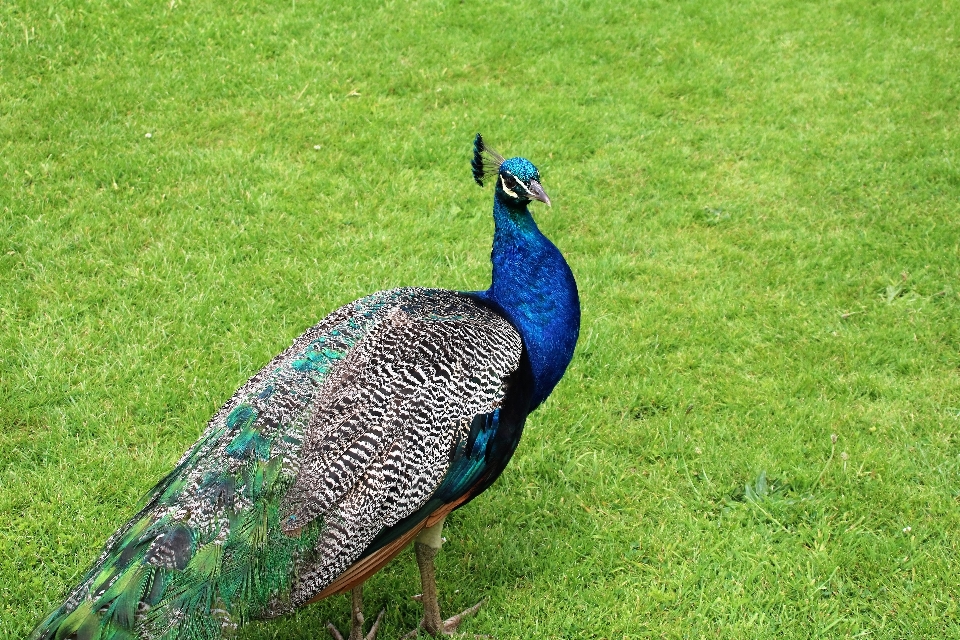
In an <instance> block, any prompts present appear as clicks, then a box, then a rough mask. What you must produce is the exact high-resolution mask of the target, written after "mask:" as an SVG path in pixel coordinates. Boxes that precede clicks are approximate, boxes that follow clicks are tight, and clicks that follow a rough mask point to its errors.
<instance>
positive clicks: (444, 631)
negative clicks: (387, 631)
mask: <svg viewBox="0 0 960 640" xmlns="http://www.w3.org/2000/svg"><path fill="white" fill-rule="evenodd" d="M414 598H416V596H414ZM486 602H487V598H484V599H483V600H481V601H480V602H478V603H477V604H475V605H473V606H472V607H470V608H469V609H465V610H464V611H461V612H460V613H458V614H457V615H455V616H452V617H450V618H447V619H446V620H444V621H443V624H442V625H441V627H440V629H438V630H437V634H436V635H437V636H453V635H457V629H458V628H459V627H460V623H462V622H463V621H464V620H466V619H467V618H469V617H470V616H474V615H476V614H477V611H479V610H480V607H482V606H483V605H484V604H485V603H486ZM425 620H426V619H425V618H423V619H421V620H420V624H418V625H417V627H416V628H415V629H414V630H413V631H411V632H410V633H408V634H407V635H405V636H403V637H402V638H401V639H400V640H411V639H412V638H416V637H417V636H419V635H420V631H421V630H426V629H425ZM473 637H474V638H490V637H492V636H476V635H475V636H473Z"/></svg>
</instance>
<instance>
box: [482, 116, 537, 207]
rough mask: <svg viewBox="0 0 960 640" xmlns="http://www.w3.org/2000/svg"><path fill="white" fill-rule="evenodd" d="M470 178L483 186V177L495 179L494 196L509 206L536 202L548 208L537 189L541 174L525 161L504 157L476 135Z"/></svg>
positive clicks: (523, 159)
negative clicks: (471, 176)
mask: <svg viewBox="0 0 960 640" xmlns="http://www.w3.org/2000/svg"><path fill="white" fill-rule="evenodd" d="M470 165H471V166H472V167H473V179H474V180H476V181H477V184H478V185H480V186H481V187H482V186H483V180H484V178H487V177H491V176H496V181H497V182H496V185H497V186H496V189H497V197H498V198H500V199H501V200H504V201H506V202H507V203H509V204H514V205H517V206H523V205H526V204H529V203H530V201H531V200H539V201H540V202H544V203H546V205H547V206H550V198H549V197H548V196H547V194H546V193H545V192H544V190H543V187H541V186H540V172H539V171H537V168H536V167H535V166H533V163H532V162H530V161H529V160H527V159H526V158H510V159H509V160H504V158H503V156H501V155H500V154H499V153H497V152H496V151H494V150H493V149H492V148H491V147H489V146H487V145H486V144H485V143H484V141H483V136H481V135H480V134H479V133H478V134H477V137H476V138H474V140H473V161H472V162H471V163H470Z"/></svg>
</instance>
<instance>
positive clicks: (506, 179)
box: [503, 173, 517, 191]
mask: <svg viewBox="0 0 960 640" xmlns="http://www.w3.org/2000/svg"><path fill="white" fill-rule="evenodd" d="M503 186H505V187H506V188H507V189H510V190H511V191H512V190H513V189H516V188H517V179H516V178H514V177H513V176H511V175H510V174H509V173H508V174H506V175H504V176H503Z"/></svg>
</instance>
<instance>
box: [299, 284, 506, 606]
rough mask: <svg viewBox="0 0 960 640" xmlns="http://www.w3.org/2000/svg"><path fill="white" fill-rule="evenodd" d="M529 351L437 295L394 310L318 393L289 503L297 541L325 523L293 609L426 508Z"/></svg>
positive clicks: (489, 318) (493, 319) (454, 297)
mask: <svg viewBox="0 0 960 640" xmlns="http://www.w3.org/2000/svg"><path fill="white" fill-rule="evenodd" d="M521 351H522V344H521V340H520V336H519V335H518V334H517V332H516V331H515V330H514V328H513V327H512V326H511V325H510V324H509V323H508V322H507V321H506V320H504V319H503V318H502V317H500V316H499V315H497V314H496V313H494V312H493V311H491V310H490V309H488V308H486V307H484V306H481V305H480V304H478V303H476V302H475V301H473V300H472V299H470V298H468V297H467V296H464V295H462V294H459V293H454V292H449V291H440V290H433V291H430V292H429V295H424V296H421V297H418V298H417V299H415V300H412V301H410V302H409V303H408V304H403V305H398V306H396V307H394V308H393V309H391V310H390V312H389V313H388V314H387V316H386V317H385V319H384V320H383V321H382V322H381V323H379V324H378V325H377V326H376V327H375V328H374V329H373V330H371V332H370V333H369V334H368V335H367V336H366V338H365V339H364V340H363V341H362V342H361V343H360V344H358V345H357V346H356V348H354V349H353V350H352V351H351V352H350V354H349V355H348V356H347V357H346V359H345V360H344V362H343V363H342V364H341V365H340V366H339V367H338V368H337V370H336V371H335V372H333V373H332V374H331V375H330V377H329V378H328V379H327V380H326V382H325V384H324V387H323V389H322V390H321V394H320V399H319V402H318V406H317V410H316V412H315V414H314V416H313V418H312V420H311V422H310V424H309V425H308V427H307V431H306V434H305V440H304V443H303V449H302V452H301V458H300V470H299V473H298V474H297V478H296V481H295V482H294V484H293V486H292V487H291V488H290V490H289V491H288V492H287V495H286V497H285V498H284V510H283V511H284V513H285V514H287V515H286V517H285V519H284V521H283V527H284V529H285V530H287V531H288V532H289V531H295V530H297V529H299V528H301V527H303V526H306V525H308V524H309V523H310V522H312V521H314V520H315V519H317V518H323V521H324V524H325V526H324V527H323V530H322V533H321V538H320V540H319V542H318V545H317V548H316V555H315V557H316V559H317V563H316V564H314V565H312V566H309V567H306V566H305V567H302V568H301V570H300V571H299V573H298V578H297V581H296V583H295V586H294V593H293V600H294V602H297V601H300V600H301V598H303V599H305V600H308V599H309V598H311V597H313V596H315V595H316V594H317V593H319V592H320V591H321V590H322V589H323V588H324V587H326V586H327V585H329V584H330V583H331V582H332V581H333V580H334V579H335V578H336V577H337V576H339V575H340V574H341V573H343V571H344V570H345V569H347V568H348V567H349V566H350V565H351V564H353V563H354V562H355V561H356V560H358V559H359V558H360V556H361V554H362V552H363V551H364V550H365V549H366V548H367V547H368V545H369V544H370V543H371V542H372V541H373V540H374V538H376V537H377V536H378V535H379V534H381V533H382V532H384V531H387V530H389V529H390V528H391V527H393V526H394V525H396V524H397V523H398V522H400V521H401V520H403V519H405V518H408V517H409V516H411V515H413V514H414V513H415V512H417V511H418V510H420V509H421V508H422V507H423V506H424V505H425V504H426V503H427V501H428V500H429V499H430V498H431V496H433V494H434V493H435V492H436V490H437V488H438V487H439V486H440V484H441V482H442V481H443V480H444V478H445V476H446V474H447V471H448V469H449V467H450V463H451V460H452V459H453V457H454V453H455V451H456V449H457V446H458V444H462V442H463V441H465V440H466V439H467V437H468V435H469V432H470V429H471V424H472V422H473V420H474V418H475V417H476V416H480V415H485V414H489V413H491V412H493V411H495V410H496V409H498V408H499V406H500V403H501V402H502V400H503V398H504V394H505V391H506V388H505V387H506V382H507V380H508V378H509V376H510V375H511V374H512V373H513V372H514V371H516V369H517V368H518V366H519V363H520V357H521ZM425 515H429V514H425Z"/></svg>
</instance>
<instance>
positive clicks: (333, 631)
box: [327, 609, 387, 640]
mask: <svg viewBox="0 0 960 640" xmlns="http://www.w3.org/2000/svg"><path fill="white" fill-rule="evenodd" d="M386 612H387V611H386V609H383V610H381V611H380V615H378V616H377V619H376V620H374V622H373V626H372V627H370V631H368V632H367V635H362V634H363V614H361V615H360V624H359V625H353V626H351V627H350V635H349V636H348V637H347V640H377V631H379V630H380V621H381V620H383V614H385V613H386ZM327 631H329V632H330V635H331V636H333V640H343V635H342V634H341V633H340V630H339V629H337V628H336V627H335V626H334V625H333V623H332V622H327Z"/></svg>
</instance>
